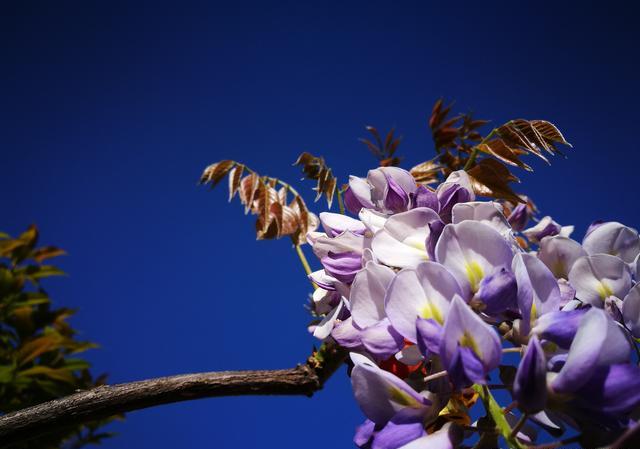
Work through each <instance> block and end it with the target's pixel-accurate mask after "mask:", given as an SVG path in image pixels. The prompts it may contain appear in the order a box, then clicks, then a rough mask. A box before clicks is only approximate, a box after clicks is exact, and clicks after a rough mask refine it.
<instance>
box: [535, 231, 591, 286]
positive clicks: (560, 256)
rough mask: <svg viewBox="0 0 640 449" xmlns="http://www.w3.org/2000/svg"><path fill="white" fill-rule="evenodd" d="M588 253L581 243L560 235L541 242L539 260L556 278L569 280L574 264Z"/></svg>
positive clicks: (546, 238)
mask: <svg viewBox="0 0 640 449" xmlns="http://www.w3.org/2000/svg"><path fill="white" fill-rule="evenodd" d="M586 255H587V252H586V251H585V250H584V249H583V248H582V246H581V245H580V243H578V242H576V241H575V240H571V239H570V238H567V237H562V236H559V235H556V236H548V237H545V238H543V239H542V241H541V242H540V250H539V251H538V258H539V259H540V260H541V261H542V262H544V264H545V265H546V266H547V267H548V268H549V269H550V270H551V272H552V273H553V274H554V276H555V277H556V278H564V279H567V278H568V277H569V272H570V271H571V268H572V267H573V264H574V263H575V261H576V260H578V259H579V258H580V257H582V256H586Z"/></svg>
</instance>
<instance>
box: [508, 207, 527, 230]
mask: <svg viewBox="0 0 640 449" xmlns="http://www.w3.org/2000/svg"><path fill="white" fill-rule="evenodd" d="M530 215H531V214H530V212H529V207H528V206H527V205H526V204H523V203H520V204H518V205H517V206H516V207H514V208H513V210H512V211H511V214H510V215H509V217H508V218H507V221H509V224H510V225H511V228H512V229H513V230H514V231H522V230H523V229H524V228H525V227H526V226H527V223H528V222H529V218H531V217H530Z"/></svg>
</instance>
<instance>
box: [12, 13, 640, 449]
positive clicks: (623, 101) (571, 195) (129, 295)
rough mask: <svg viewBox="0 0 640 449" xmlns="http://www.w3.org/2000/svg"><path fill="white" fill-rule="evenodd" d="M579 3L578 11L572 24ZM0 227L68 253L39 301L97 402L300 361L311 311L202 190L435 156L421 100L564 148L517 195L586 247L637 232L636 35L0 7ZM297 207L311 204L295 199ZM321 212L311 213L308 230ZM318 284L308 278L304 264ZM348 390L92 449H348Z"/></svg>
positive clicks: (207, 418) (315, 16) (135, 426)
mask: <svg viewBox="0 0 640 449" xmlns="http://www.w3.org/2000/svg"><path fill="white" fill-rule="evenodd" d="M578 5H579V6H578ZM0 8H1V10H2V15H1V17H0V21H1V23H0V38H1V39H2V42H3V44H2V46H1V47H0V57H1V58H2V59H1V60H2V70H0V79H1V82H0V100H1V101H0V104H1V106H0V123H1V125H0V127H1V129H2V132H0V148H1V150H0V155H1V156H2V158H1V167H2V175H1V176H0V192H2V211H3V216H2V217H0V218H1V220H0V228H1V229H2V230H4V231H8V232H10V233H13V234H17V233H18V232H20V231H21V230H22V229H23V228H24V227H26V226H27V225H28V224H30V223H37V224H38V225H39V227H40V228H41V231H42V239H43V242H44V243H48V244H56V245H59V246H62V247H64V248H65V249H67V251H68V253H69V255H68V256H67V257H65V258H64V259H63V260H61V261H60V265H61V266H62V267H63V268H64V269H65V270H66V271H67V272H68V273H69V275H70V276H69V277H68V278H61V279H55V280H52V281H51V282H50V283H49V284H48V285H49V286H50V292H51V294H52V296H53V297H54V299H55V300H56V301H57V303H58V304H62V305H65V306H72V307H77V308H79V313H78V315H77V317H76V318H75V319H74V324H75V326H76V327H78V328H79V329H81V330H82V332H83V334H82V336H83V337H86V338H88V339H91V340H94V341H97V342H99V343H100V344H101V346H102V347H101V348H100V349H99V350H95V351H92V352H91V353H88V354H87V356H88V357H89V358H90V359H91V361H92V362H93V364H94V366H95V370H96V372H103V371H107V372H109V373H110V379H111V381H112V382H123V381H129V380H137V379H143V378H149V377H156V376H162V375H170V374H178V373H185V372H198V371H208V370H222V369H242V368H248V369H249V368H281V367H289V366H293V365H295V364H296V363H298V362H302V361H303V360H304V359H305V358H306V357H307V355H308V353H309V351H310V349H311V347H312V345H313V344H314V341H313V339H312V338H311V337H310V336H308V335H307V333H306V324H307V322H308V316H307V314H306V312H305V309H304V307H303V306H304V304H305V302H306V300H307V295H308V294H309V284H308V283H307V281H306V279H305V277H304V273H303V271H302V268H301V267H300V266H299V264H298V261H297V258H296V256H295V253H294V252H293V250H292V249H291V246H290V244H289V242H288V241H286V240H283V241H268V242H255V240H254V236H253V219H252V218H250V217H245V216H244V215H243V214H242V208H241V206H240V205H239V204H238V203H237V200H236V201H234V202H232V203H230V204H229V203H227V201H226V191H225V190H224V188H221V189H219V190H214V191H209V190H208V189H204V188H200V187H198V186H197V185H196V182H197V179H198V177H199V175H200V173H201V171H202V169H203V168H204V167H205V166H206V165H208V164H209V163H212V162H215V161H217V160H220V159H227V158H230V159H236V160H240V161H242V162H245V163H247V164H248V165H249V166H251V167H252V168H254V169H255V170H257V171H259V172H260V173H265V174H270V175H272V176H279V177H282V178H283V179H286V180H291V181H292V182H295V181H297V180H298V179H299V176H300V175H299V172H298V170H297V168H295V167H292V166H291V163H292V162H293V161H294V160H295V159H296V157H297V155H298V154H299V153H300V152H302V151H311V152H315V153H319V154H322V155H324V156H325V158H326V160H327V161H328V163H329V164H330V165H331V166H333V167H334V171H335V173H336V174H337V175H339V176H340V177H341V178H342V179H345V177H346V176H347V175H348V174H351V173H353V174H359V175H364V174H365V173H366V170H367V169H368V168H372V167H373V164H374V163H375V161H374V160H373V159H372V158H371V157H370V155H369V153H368V152H367V151H366V149H365V148H364V147H363V146H362V145H361V144H359V143H358V141H357V138H358V137H362V136H363V135H364V129H363V127H364V125H367V124H372V125H375V126H377V127H379V128H380V129H385V130H386V129H388V128H389V127H391V126H396V128H397V130H398V132H399V134H401V135H403V136H404V140H403V143H402V145H401V147H400V150H399V152H400V153H401V154H402V155H404V156H405V161H406V164H405V165H406V166H407V167H410V166H412V165H413V164H415V163H417V162H420V161H422V160H425V159H428V158H430V157H432V152H433V146H432V143H431V140H430V134H429V133H428V131H427V129H426V119H427V116H428V113H429V111H430V109H431V106H432V104H433V102H434V101H435V100H436V99H438V98H440V97H445V98H447V99H452V100H453V99H455V100H456V101H457V105H458V108H459V109H460V110H462V111H467V110H473V111H475V112H477V114H478V116H479V117H481V118H487V119H491V120H493V122H494V123H496V124H500V123H502V122H504V121H506V120H508V119H511V118H518V117H522V118H530V119H533V118H544V119H547V120H550V121H552V122H554V123H556V124H557V125H558V126H559V127H560V128H561V129H562V130H563V132H564V134H565V136H566V137H567V138H568V140H570V141H571V142H572V143H573V144H574V149H573V150H571V151H569V152H568V155H569V158H568V159H566V160H565V159H560V158H554V159H553V160H552V165H551V166H550V167H548V166H546V165H545V164H544V163H540V162H538V161H533V165H534V168H535V169H536V171H535V173H533V174H532V175H528V174H524V173H523V176H522V177H521V178H522V180H523V184H522V186H521V188H520V189H519V190H520V191H522V192H525V193H527V194H528V195H530V196H531V197H532V198H533V199H534V200H535V201H536V203H537V204H538V206H539V207H540V209H541V210H542V211H543V212H544V213H545V214H550V215H552V216H553V217H554V218H555V219H556V220H557V221H558V222H560V223H562V224H570V223H573V224H575V225H576V228H577V236H578V238H581V236H582V234H583V232H584V230H585V229H586V227H587V226H588V224H589V223H590V222H591V221H593V220H595V219H616V220H619V221H621V222H623V223H625V224H628V225H631V226H634V227H637V226H638V225H640V223H638V222H639V219H640V216H639V214H638V209H637V185H638V182H637V179H638V178H637V176H638V175H637V173H638V169H637V167H638V166H639V165H640V154H639V152H638V149H637V130H638V125H637V123H638V113H637V105H638V104H639V102H640V95H639V87H638V86H639V83H638V58H637V49H636V45H637V42H639V41H640V40H639V38H640V31H638V28H637V24H636V17H637V15H636V13H635V11H634V10H633V9H632V7H631V6H629V5H628V4H624V3H617V2H606V4H605V3H601V4H599V5H592V4H590V3H579V4H578V3H575V4H574V5H571V4H570V2H535V3H533V2H531V3H528V4H520V5H518V4H515V3H514V2H495V3H494V2H484V3H482V5H477V4H475V3H471V2H469V3H463V2H459V3H456V4H455V5H452V6H443V4H442V2H437V3H435V2H434V3H429V2H315V3H310V2H290V3H285V2H277V3H275V2H274V3H266V2H256V3H250V2H232V4H231V3H228V2H225V3H216V2H200V3H194V2H174V3H167V4H164V3H163V2H149V3H145V2H55V3H54V2H41V3H37V2H17V3H16V4H13V5H8V4H3V5H2V7H0ZM299 187H300V189H301V190H305V191H307V192H308V193H309V199H310V200H311V199H312V192H311V190H310V189H311V187H312V184H311V183H306V184H305V183H300V184H299ZM322 207H323V206H322V204H320V203H318V204H317V205H316V208H315V211H316V212H320V211H321V210H322ZM316 266H317V264H316ZM361 420H362V416H361V414H360V412H359V410H358V408H357V406H356V404H355V402H354V400H353V397H352V395H351V390H350V386H349V382H348V379H347V377H346V375H345V373H344V372H343V371H341V372H339V373H338V374H337V375H336V376H334V378H333V379H331V381H330V382H329V383H328V384H327V385H326V387H325V390H324V391H322V392H320V393H318V394H317V395H316V396H315V397H314V398H313V399H307V398H275V397H274V398H224V399H212V400H203V401H195V402H187V403H182V404H175V405H168V406H162V407H159V408H155V409H150V410H146V411H140V412H136V413H132V414H130V415H129V416H128V417H127V420H126V422H125V423H123V424H116V425H114V426H113V430H115V431H116V432H118V433H119V434H120V436H119V437H118V438H117V439H114V440H113V441H109V442H107V443H105V444H104V447H105V448H107V449H109V448H123V447H131V448H134V447H155V448H160V449H163V448H167V449H168V448H200V447H217V448H237V447H247V448H248V447H278V448H294V447H296V448H298V447H301V446H304V447H305V448H306V449H313V448H321V447H322V448H324V447H327V445H330V446H331V447H350V442H351V438H352V435H353V429H354V427H355V426H356V425H357V424H359V423H360V422H361Z"/></svg>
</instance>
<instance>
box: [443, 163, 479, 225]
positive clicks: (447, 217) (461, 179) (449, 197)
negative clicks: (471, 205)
mask: <svg viewBox="0 0 640 449" xmlns="http://www.w3.org/2000/svg"><path fill="white" fill-rule="evenodd" d="M436 195H437V197H438V202H439V204H440V206H439V210H438V212H439V213H440V218H441V219H442V221H444V222H445V223H451V214H452V211H453V206H455V205H456V204H458V203H466V202H467V201H473V200H474V199H475V194H474V193H473V188H472V187H471V180H470V179H469V175H468V174H467V172H465V171H464V170H458V171H455V172H452V173H451V174H450V175H449V177H448V178H447V180H446V181H445V182H443V183H442V184H440V185H439V186H438V189H437V190H436Z"/></svg>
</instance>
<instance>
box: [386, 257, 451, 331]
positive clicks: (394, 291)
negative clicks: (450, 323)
mask: <svg viewBox="0 0 640 449" xmlns="http://www.w3.org/2000/svg"><path fill="white" fill-rule="evenodd" d="M456 295H460V286H459V285H458V283H457V282H456V279H455V278H454V277H453V275H452V274H451V273H449V271H447V269H446V268H445V267H443V266H442V265H440V264H439V263H436V262H424V263H421V264H420V265H418V266H417V267H416V268H415V269H409V268H405V269H403V270H400V271H399V272H398V273H397V274H396V276H395V278H394V279H393V281H392V282H391V284H390V285H389V290H388V291H387V296H386V298H385V311H386V314H387V316H388V317H389V320H390V321H391V324H392V325H393V327H394V328H395V329H396V330H397V331H398V332H400V334H401V335H402V336H403V337H404V338H406V339H407V340H409V341H410V342H413V343H416V342H417V341H418V340H417V335H416V319H417V318H423V319H433V320H434V321H435V322H436V323H437V324H438V325H439V326H442V325H443V324H444V322H445V318H446V316H447V313H448V311H449V307H450V301H451V300H452V299H453V297H454V296H456Z"/></svg>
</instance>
